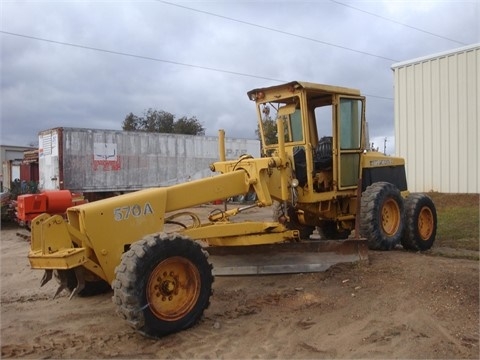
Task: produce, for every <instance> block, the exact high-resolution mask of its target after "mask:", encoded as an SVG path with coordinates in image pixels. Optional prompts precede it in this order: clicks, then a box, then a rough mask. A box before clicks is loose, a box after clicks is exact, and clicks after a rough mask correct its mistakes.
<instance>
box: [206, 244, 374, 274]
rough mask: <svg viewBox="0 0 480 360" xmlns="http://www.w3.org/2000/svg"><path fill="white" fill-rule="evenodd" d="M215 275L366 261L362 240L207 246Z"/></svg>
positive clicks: (278, 271)
mask: <svg viewBox="0 0 480 360" xmlns="http://www.w3.org/2000/svg"><path fill="white" fill-rule="evenodd" d="M207 251H208V253H209V255H210V256H209V260H210V261H211V263H212V264H213V274H214V275H215V276H228V275H266V274H288V273H311V272H323V271H326V270H328V269H329V268H330V267H331V266H333V265H336V264H341V263H356V262H367V261H368V246H367V241H366V240H363V239H362V240H320V241H301V242H289V243H281V244H266V245H252V246H221V247H220V246H219V247H208V248H207Z"/></svg>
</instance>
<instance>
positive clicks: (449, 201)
mask: <svg viewBox="0 0 480 360" xmlns="http://www.w3.org/2000/svg"><path fill="white" fill-rule="evenodd" d="M428 195H429V196H430V197H431V198H432V200H433V202H434V203H435V207H436V209H437V219H438V226H437V237H436V240H435V245H434V247H448V248H453V249H461V250H472V251H479V237H480V235H479V234H480V202H479V199H480V196H479V195H478V194H444V193H429V194H428Z"/></svg>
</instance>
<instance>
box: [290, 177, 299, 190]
mask: <svg viewBox="0 0 480 360" xmlns="http://www.w3.org/2000/svg"><path fill="white" fill-rule="evenodd" d="M291 186H292V187H293V188H296V187H297V186H298V180H297V179H293V180H292V183H291Z"/></svg>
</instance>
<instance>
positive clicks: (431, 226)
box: [402, 194, 437, 251]
mask: <svg viewBox="0 0 480 360" xmlns="http://www.w3.org/2000/svg"><path fill="white" fill-rule="evenodd" d="M405 221H406V225H405V234H404V236H403V238H402V246H403V247H404V248H405V249H407V250H412V251H425V250H428V249H430V248H431V247H432V245H433V242H434V241H435V236H436V234H437V211H436V209H435V205H434V204H433V201H432V199H430V197H428V196H427V195H425V194H411V195H409V196H408V197H407V199H406V201H405Z"/></svg>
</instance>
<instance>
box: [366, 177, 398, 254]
mask: <svg viewBox="0 0 480 360" xmlns="http://www.w3.org/2000/svg"><path fill="white" fill-rule="evenodd" d="M404 218H405V216H404V204H403V199H402V196H401V194H400V191H399V190H398V188H397V187H396V186H395V185H393V184H391V183H388V182H377V183H374V184H372V185H370V186H368V187H367V188H366V190H365V191H364V192H363V194H362V199H361V214H360V234H361V236H362V237H366V238H367V241H368V247H369V249H372V250H391V249H393V248H394V247H395V246H396V245H397V244H398V243H400V240H401V239H402V235H403V229H404V226H405V225H404Z"/></svg>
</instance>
